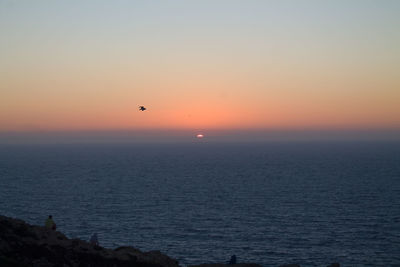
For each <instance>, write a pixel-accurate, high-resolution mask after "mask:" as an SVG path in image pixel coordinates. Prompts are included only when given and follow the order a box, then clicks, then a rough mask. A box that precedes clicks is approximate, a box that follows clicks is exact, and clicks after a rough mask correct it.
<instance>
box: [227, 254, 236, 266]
mask: <svg viewBox="0 0 400 267" xmlns="http://www.w3.org/2000/svg"><path fill="white" fill-rule="evenodd" d="M228 264H236V255H232V256H231V259H230V260H229V261H228Z"/></svg>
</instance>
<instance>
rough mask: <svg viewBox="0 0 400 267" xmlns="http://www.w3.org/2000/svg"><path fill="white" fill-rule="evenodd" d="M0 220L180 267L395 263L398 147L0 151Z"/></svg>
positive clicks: (399, 232) (399, 230) (399, 247)
mask: <svg viewBox="0 0 400 267" xmlns="http://www.w3.org/2000/svg"><path fill="white" fill-rule="evenodd" d="M0 214H3V215H6V216H11V217H17V218H21V219H24V220H26V221H27V222H29V223H32V224H44V221H45V219H46V217H47V215H48V214H52V215H53V217H54V220H55V222H56V224H57V226H58V230H60V231H62V232H63V233H65V234H66V235H67V236H68V237H71V238H72V237H78V238H81V239H85V240H88V239H89V237H90V235H91V234H92V233H95V232H96V233H98V235H99V240H100V243H101V245H103V246H105V247H110V248H115V247H118V246H122V245H130V246H134V247H137V248H139V249H142V250H146V251H148V250H160V251H162V252H163V253H166V254H168V255H169V256H172V257H174V258H176V259H178V260H179V262H180V263H181V264H182V265H190V264H200V263H210V262H224V261H227V260H228V259H229V257H230V256H231V255H232V254H236V255H237V258H238V261H239V262H243V261H245V262H255V263H259V264H262V265H263V266H279V265H280V264H283V263H298V264H300V265H301V266H302V267H305V266H327V265H328V264H329V263H332V262H339V263H341V264H342V266H400V144H399V143H382V142H381V143H372V142H359V143H350V142H342V143H311V142H310V143H306V142H303V143H295V142H292V143H253V144H212V143H207V142H199V143H190V144H141V145H139V144H98V145H96V144H90V145H89V144H88V145H84V144H74V145H0Z"/></svg>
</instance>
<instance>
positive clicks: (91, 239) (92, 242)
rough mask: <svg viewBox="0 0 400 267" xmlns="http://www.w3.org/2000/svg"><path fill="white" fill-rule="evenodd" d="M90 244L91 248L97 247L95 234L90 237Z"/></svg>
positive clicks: (97, 242)
mask: <svg viewBox="0 0 400 267" xmlns="http://www.w3.org/2000/svg"><path fill="white" fill-rule="evenodd" d="M89 242H90V244H92V245H93V246H98V245H99V239H98V238H97V234H96V233H94V234H93V235H92V237H91V238H90V240H89Z"/></svg>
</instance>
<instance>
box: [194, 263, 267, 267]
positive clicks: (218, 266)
mask: <svg viewBox="0 0 400 267" xmlns="http://www.w3.org/2000/svg"><path fill="white" fill-rule="evenodd" d="M229 266H231V267H262V266H261V265H259V264H255V263H237V264H224V263H206V264H200V265H191V266H188V267H229Z"/></svg>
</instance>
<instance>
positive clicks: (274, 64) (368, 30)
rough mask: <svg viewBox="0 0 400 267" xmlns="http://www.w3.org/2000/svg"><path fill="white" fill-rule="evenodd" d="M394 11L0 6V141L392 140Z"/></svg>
mask: <svg viewBox="0 0 400 267" xmlns="http://www.w3.org/2000/svg"><path fill="white" fill-rule="evenodd" d="M399 14H400V1H396V0H393V1H389V0H381V1H378V0H376V1H368V0H359V1H351V0H346V1H344V0H343V1H337V0H336V1H319V0H318V1H317V0H315V1H306V0H304V1H295V0H293V1H286V0H282V1H278V0H276V1H252V0H249V1H235V0H225V1H223V0H221V1H215V0H212V1H211V0H209V1H207V0H202V1H101V0H96V1H94V0H93V1H44V0H41V1H31V0H27V1H22V0H21V1H14V0H0V132H26V131H38V130H39V131H96V130H146V129H161V130H169V129H174V130H180V129H181V130H193V131H198V130H201V131H207V130H229V129H240V130H254V129H275V130H276V129H278V130H279V129H294V130H296V129H297V130H298V129H302V130H304V129H305V130H307V129H322V130H325V129H334V130H337V129H373V130H377V129H397V128H399V127H400V16H399ZM139 105H144V106H146V107H147V108H148V110H147V111H145V112H140V111H138V106H139Z"/></svg>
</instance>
